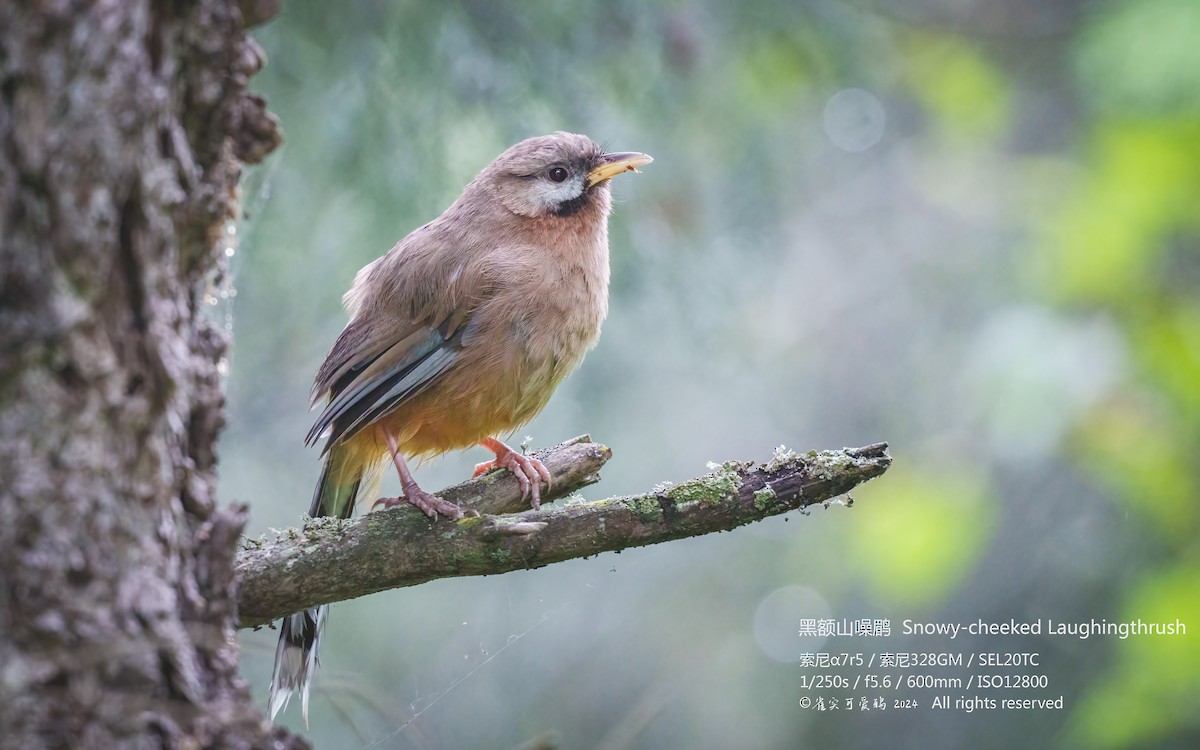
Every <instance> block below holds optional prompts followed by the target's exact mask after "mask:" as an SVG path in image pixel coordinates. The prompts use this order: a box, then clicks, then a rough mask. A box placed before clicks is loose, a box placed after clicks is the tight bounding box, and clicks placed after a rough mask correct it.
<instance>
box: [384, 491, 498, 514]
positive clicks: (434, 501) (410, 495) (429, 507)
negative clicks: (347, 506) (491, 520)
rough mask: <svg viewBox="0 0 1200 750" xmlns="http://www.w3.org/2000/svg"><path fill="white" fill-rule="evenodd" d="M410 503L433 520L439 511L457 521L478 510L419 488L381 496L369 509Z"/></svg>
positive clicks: (476, 512) (477, 512)
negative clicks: (394, 495) (400, 494)
mask: <svg viewBox="0 0 1200 750" xmlns="http://www.w3.org/2000/svg"><path fill="white" fill-rule="evenodd" d="M404 503H410V504H412V505H415V506H416V507H417V508H418V509H420V511H421V512H422V513H424V514H425V515H427V516H429V517H430V518H432V519H433V520H435V521H436V520H437V517H438V514H439V513H441V514H442V515H443V516H446V517H447V518H451V519H453V520H455V521H457V520H458V519H460V518H463V517H464V516H467V515H473V516H477V515H479V511H477V510H475V509H474V508H463V507H462V506H461V505H455V504H454V503H452V502H449V501H447V500H443V499H441V498H440V497H438V496H437V495H433V494H430V493H428V492H426V491H425V490H423V489H421V488H419V487H418V488H414V489H409V490H408V492H407V493H406V494H405V495H403V496H401V497H381V498H379V499H378V500H376V501H375V504H374V505H372V506H371V510H375V509H376V508H378V507H379V506H380V505H382V506H383V507H384V508H395V507H396V506H397V505H403V504H404Z"/></svg>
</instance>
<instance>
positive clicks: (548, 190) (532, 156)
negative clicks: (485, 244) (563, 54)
mask: <svg viewBox="0 0 1200 750" xmlns="http://www.w3.org/2000/svg"><path fill="white" fill-rule="evenodd" d="M651 161H653V160H652V159H651V158H650V157H649V156H647V155H646V154H640V153H633V152H625V153H611V154H606V153H604V150H603V149H602V148H600V147H599V146H597V145H596V144H595V143H593V142H592V140H591V139H590V138H588V137H587V136H584V135H577V134H575V133H563V132H559V133H555V134H553V135H543V136H538V137H536V138H528V139H526V140H523V141H521V142H520V143H518V144H516V145H515V146H512V147H510V148H509V149H508V150H507V151H505V152H504V153H502V154H500V156H498V157H496V160H495V161H493V162H492V163H491V164H490V165H488V167H487V168H486V169H485V170H484V171H483V172H482V173H481V174H480V175H479V178H478V180H477V181H478V182H480V183H482V186H483V187H485V189H487V190H488V191H489V192H490V193H491V194H492V195H493V196H494V197H495V198H497V199H498V200H499V201H500V203H501V204H503V205H504V207H505V208H507V209H508V210H509V211H511V212H513V213H514V214H518V215H520V216H526V217H531V218H541V217H547V218H548V217H566V216H574V215H576V214H579V213H581V212H583V211H585V210H586V209H588V208H592V209H596V208H600V209H601V212H600V213H601V214H602V215H607V213H608V206H609V196H608V180H609V178H611V177H614V176H616V175H618V174H621V173H622V172H636V171H637V168H638V167H640V166H642V165H644V164H649V163H650V162H651Z"/></svg>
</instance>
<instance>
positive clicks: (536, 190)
mask: <svg viewBox="0 0 1200 750" xmlns="http://www.w3.org/2000/svg"><path fill="white" fill-rule="evenodd" d="M583 179H584V177H583V175H572V176H571V178H570V179H568V180H565V181H563V182H551V181H550V180H547V179H538V180H537V181H536V182H534V184H533V185H531V186H530V187H531V190H530V195H529V197H530V200H531V202H533V203H534V204H535V205H536V206H537V208H538V213H550V212H552V211H554V210H555V209H557V208H558V207H559V206H561V205H562V204H563V203H566V202H567V201H570V200H574V199H576V198H578V197H579V196H581V195H583V189H584V185H583Z"/></svg>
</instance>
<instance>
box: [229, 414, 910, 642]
mask: <svg viewBox="0 0 1200 750" xmlns="http://www.w3.org/2000/svg"><path fill="white" fill-rule="evenodd" d="M535 455H538V457H539V458H541V459H542V461H543V462H544V463H545V464H546V467H547V468H548V469H549V470H550V472H551V473H552V474H553V475H554V492H553V493H550V494H549V495H547V496H546V499H551V498H554V497H561V496H563V495H565V494H567V493H569V492H572V491H573V490H574V489H575V488H578V487H580V486H583V485H585V484H590V483H592V482H595V481H597V479H598V477H597V475H596V472H597V470H598V469H599V468H600V466H601V465H603V463H604V462H605V461H607V460H608V458H609V456H610V455H611V452H610V451H609V450H608V449H607V448H605V447H604V446H602V445H598V444H596V443H592V442H590V439H589V438H587V437H586V436H585V437H582V438H576V439H575V440H572V441H568V442H567V443H564V444H563V445H560V446H556V447H554V448H552V449H549V450H547V451H542V452H540V453H538V454H535ZM891 463H892V459H891V456H889V455H888V454H887V444H886V443H877V444H875V445H869V446H866V447H864V448H844V449H842V450H835V451H824V452H821V453H816V452H810V453H808V454H807V455H796V454H793V453H791V452H790V451H789V452H784V451H777V452H776V455H775V456H774V457H773V458H772V459H771V460H770V461H769V462H767V463H766V464H764V465H761V466H759V465H755V464H753V463H742V462H736V461H730V462H727V463H725V464H723V465H721V466H719V467H716V468H715V469H714V471H712V472H711V473H709V474H706V475H704V476H702V477H697V478H696V479H693V480H691V481H688V482H684V483H682V484H678V485H663V486H660V487H656V488H654V489H653V490H651V491H650V492H647V493H644V494H641V495H632V496H629V497H614V498H608V499H606V500H594V501H590V502H589V501H581V500H579V501H577V500H569V501H568V502H566V503H562V504H557V505H543V506H542V509H541V510H536V511H535V510H525V511H523V512H516V513H514V512H512V511H513V510H518V509H520V508H521V507H525V506H524V505H523V501H522V500H521V498H520V490H519V489H518V488H517V483H516V480H515V479H514V478H513V477H512V475H511V474H509V473H508V472H507V471H495V472H492V473H490V474H488V475H485V476H483V477H480V478H479V479H476V480H472V481H470V482H465V483H463V484H461V485H456V486H455V487H451V488H448V489H446V490H443V491H442V492H439V493H438V494H439V495H440V496H442V497H443V498H445V499H446V500H451V501H453V502H456V503H459V504H462V505H469V506H471V507H474V508H476V509H478V510H479V511H480V512H481V513H482V515H480V516H477V517H468V518H464V519H462V520H460V521H457V522H455V521H450V520H448V519H442V520H439V521H437V522H433V521H430V520H429V519H428V518H426V517H425V516H424V515H422V514H421V513H420V512H419V511H417V510H416V509H415V508H411V507H409V506H400V507H397V508H394V509H391V510H387V511H381V512H377V513H369V514H367V515H366V516H363V517H361V518H356V519H350V520H347V521H339V520H336V519H312V520H309V521H308V522H307V523H305V525H304V527H303V528H301V529H288V530H287V531H284V532H282V533H280V534H278V536H277V537H276V538H275V539H274V540H258V541H249V542H248V543H247V547H246V549H244V550H243V551H242V552H241V553H240V555H239V556H238V561H237V573H238V578H239V583H238V585H239V590H238V600H239V618H240V625H241V627H244V628H248V627H259V626H262V625H266V624H267V623H269V622H270V621H271V620H274V619H276V618H279V617H282V616H284V615H287V614H290V613H292V612H296V611H299V610H301V609H304V608H307V607H313V606H316V605H318V604H328V603H330V602H336V601H341V600H343V599H353V598H355V597H359V596H363V595H365V594H372V593H374V592H376V591H383V590H385V589H392V588H399V587H401V586H413V585H416V584H418V583H424V582H426V581H431V580H434V579H436V578H449V577H452V576H468V575H490V574H494V573H506V572H508V571H511V570H517V569H521V568H540V567H542V566H544V565H549V564H551V563H555V562H561V561H563V560H569V559H572V558H576V557H588V556H591V555H595V554H599V553H601V552H607V551H610V550H621V549H625V548H627V547H640V546H644V545H648V544H655V543H658V542H665V541H669V540H671V539H681V538H683V537H690V536H700V535H702V534H710V533H712V532H715V531H728V530H730V529H734V528H737V527H738V526H742V525H745V524H748V523H750V522H752V521H758V520H761V519H763V518H766V517H768V516H774V515H778V514H781V513H786V512H788V511H789V510H796V509H800V508H805V507H807V506H809V505H814V504H816V503H820V502H826V501H829V500H832V499H834V498H836V497H838V496H839V495H843V494H845V493H847V492H849V491H850V490H851V489H853V488H854V487H855V486H857V485H859V484H861V483H862V482H865V481H867V480H868V479H872V478H874V477H877V476H879V475H880V474H882V473H883V472H885V471H887V469H888V467H889V466H890V465H891ZM498 514H499V515H498Z"/></svg>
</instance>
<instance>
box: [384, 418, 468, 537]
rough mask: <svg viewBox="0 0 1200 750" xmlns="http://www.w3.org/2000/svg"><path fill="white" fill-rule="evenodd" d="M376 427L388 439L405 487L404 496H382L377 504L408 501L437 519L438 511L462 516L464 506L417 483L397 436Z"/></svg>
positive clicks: (452, 516)
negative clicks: (447, 500) (445, 498)
mask: <svg viewBox="0 0 1200 750" xmlns="http://www.w3.org/2000/svg"><path fill="white" fill-rule="evenodd" d="M376 429H378V430H379V433H380V434H381V435H383V438H384V440H386V441H387V446H388V452H389V453H391V454H392V463H394V464H395V465H396V473H397V474H399V475H400V486H401V487H402V488H403V489H404V497H381V498H379V499H378V500H376V501H375V505H380V504H382V505H383V507H385V508H393V507H395V506H397V505H399V504H400V503H403V502H408V503H412V504H413V505H415V506H417V507H418V508H420V509H421V511H422V512H423V513H424V514H425V515H427V516H429V517H430V518H432V519H433V520H435V521H436V520H437V517H438V513H441V514H442V515H443V516H446V517H448V518H453V519H455V520H458V519H459V518H462V517H463V509H462V508H460V507H459V506H457V505H455V504H454V503H450V502H446V501H445V500H443V499H441V498H440V497H438V496H437V495H431V494H430V493H428V492H426V491H425V490H423V489H421V488H420V487H419V486H418V485H417V480H416V479H413V475H412V472H411V471H409V469H408V464H407V463H405V462H404V456H402V455H400V450H399V449H398V448H397V447H396V438H394V437H392V435H391V433H389V432H388V431H387V430H385V429H383V428H382V427H377V428H376ZM477 515H478V514H477Z"/></svg>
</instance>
